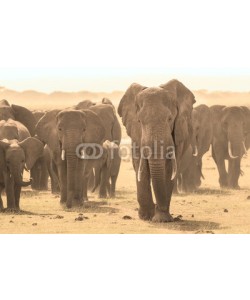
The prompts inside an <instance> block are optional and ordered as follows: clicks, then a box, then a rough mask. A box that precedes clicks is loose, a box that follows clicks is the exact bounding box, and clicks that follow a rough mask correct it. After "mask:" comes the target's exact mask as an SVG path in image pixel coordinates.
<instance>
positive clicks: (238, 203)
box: [0, 154, 250, 234]
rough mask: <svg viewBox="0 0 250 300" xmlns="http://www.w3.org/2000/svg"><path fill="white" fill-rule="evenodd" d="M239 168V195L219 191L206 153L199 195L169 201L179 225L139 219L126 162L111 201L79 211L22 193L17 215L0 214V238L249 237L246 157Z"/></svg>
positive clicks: (249, 187)
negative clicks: (33, 235)
mask: <svg viewBox="0 0 250 300" xmlns="http://www.w3.org/2000/svg"><path fill="white" fill-rule="evenodd" d="M242 169H243V171H244V173H245V175H244V176H243V177H241V178H240V185H241V188H242V189H241V190H239V191H234V190H220V188H219V186H218V174H217V170H216V168H215V164H214V162H213V160H212V158H211V155H210V154H207V155H206V157H205V158H204V175H205V180H204V181H203V183H202V186H201V188H200V190H199V191H198V192H197V193H195V194H188V195H187V194H180V195H177V196H176V195H174V196H173V198H172V203H171V213H172V214H173V215H174V217H178V216H179V218H180V219H181V220H180V221H178V222H174V223H168V224H154V223H152V222H145V221H141V220H139V218H138V215H137V213H138V212H137V208H138V205H137V201H136V188H135V176H134V171H133V169H132V165H131V163H130V162H123V163H122V167H121V172H120V177H119V179H118V186H117V190H118V191H117V198H116V199H107V200H101V199H98V198H97V197H96V195H90V201H89V202H88V203H86V204H85V207H84V208H82V209H71V210H65V209H64V208H63V207H61V206H60V204H59V197H58V196H54V195H51V194H50V192H35V191H32V190H30V189H25V190H24V191H23V192H22V198H21V208H22V210H23V211H22V212H21V213H20V214H9V213H1V214H0V233H118V234H121V233H250V217H249V216H250V199H248V196H250V184H249V183H250V161H249V158H245V159H244V160H243V164H242ZM4 198H5V197H4ZM4 205H6V202H5V199H4Z"/></svg>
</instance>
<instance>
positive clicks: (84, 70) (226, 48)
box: [0, 0, 250, 92]
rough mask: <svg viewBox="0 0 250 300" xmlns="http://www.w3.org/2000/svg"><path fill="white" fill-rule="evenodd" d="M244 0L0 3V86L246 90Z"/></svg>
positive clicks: (248, 54)
mask: <svg viewBox="0 0 250 300" xmlns="http://www.w3.org/2000/svg"><path fill="white" fill-rule="evenodd" d="M248 3H249V1H246V0H237V1H235V0H233V1H225V0H220V1H218V0H210V1H200V0H189V1H186V0H175V1H173V0H171V1H168V0H154V1H151V0H150V1H149V0H145V1H139V0H126V1H117V0H105V1H102V0H91V1H85V0H71V1H67V0H61V1H59V0H58V1H57V0H54V1H49V0H44V1H33V0H23V1H17V0H9V1H4V2H3V1H2V2H1V13H0V28H1V35H0V39H1V46H0V86H5V87H7V88H10V89H16V90H26V89H35V90H39V91H45V92H51V91H54V90H64V91H79V90H93V91H112V90H124V89H126V88H127V87H128V85H129V84H131V83H132V82H139V83H141V84H144V85H148V86H149V85H158V84H160V83H162V82H166V81H167V80H169V79H172V78H177V79H179V80H181V81H183V82H184V83H185V84H186V85H187V86H188V87H189V88H191V89H208V90H235V91H239V90H242V91H249V90H250V39H249V28H250V18H249V8H248Z"/></svg>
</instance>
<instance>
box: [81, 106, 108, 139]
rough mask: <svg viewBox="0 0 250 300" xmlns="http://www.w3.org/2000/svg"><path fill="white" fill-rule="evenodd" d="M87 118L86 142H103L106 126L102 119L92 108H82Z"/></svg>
mask: <svg viewBox="0 0 250 300" xmlns="http://www.w3.org/2000/svg"><path fill="white" fill-rule="evenodd" d="M82 113H83V115H84V118H86V134H85V141H86V143H96V144H102V142H103V140H104V137H105V127H104V125H103V123H102V121H101V119H100V118H99V117H98V116H97V114H96V113H94V112H93V111H91V110H82Z"/></svg>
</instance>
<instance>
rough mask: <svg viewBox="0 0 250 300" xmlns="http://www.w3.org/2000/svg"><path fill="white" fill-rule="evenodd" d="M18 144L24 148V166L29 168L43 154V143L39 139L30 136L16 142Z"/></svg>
mask: <svg viewBox="0 0 250 300" xmlns="http://www.w3.org/2000/svg"><path fill="white" fill-rule="evenodd" d="M18 145H19V146H20V147H21V148H23V150H24V153H25V160H26V166H27V169H28V170H30V169H31V168H32V167H33V166H34V164H35V162H36V161H37V160H38V158H39V157H41V156H42V155H43V149H44V145H43V143H42V142H41V141H39V140H38V139H36V138H32V137H29V138H27V139H26V140H24V141H22V142H20V143H18Z"/></svg>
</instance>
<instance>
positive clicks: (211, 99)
mask: <svg viewBox="0 0 250 300" xmlns="http://www.w3.org/2000/svg"><path fill="white" fill-rule="evenodd" d="M193 93H194V94H195V97H196V101H197V104H196V105H199V104H201V103H204V104H207V105H208V106H211V105H215V104H223V105H246V106H250V92H229V91H207V90H198V91H193ZM123 94H124V91H113V92H111V93H106V92H89V91H79V92H62V91H55V92H53V93H50V94H47V93H42V92H37V91H32V90H28V91H23V92H17V91H14V90H10V89H7V88H4V87H0V100H1V99H6V100H8V101H9V102H10V103H14V104H19V105H24V106H26V107H28V108H30V109H52V108H64V107H69V106H71V105H74V104H77V103H78V102H80V101H82V100H87V99H88V100H93V101H100V100H101V99H102V98H104V97H107V98H109V99H110V100H111V101H112V102H113V103H114V105H115V106H117V105H118V103H119V101H120V99H121V98H122V96H123Z"/></svg>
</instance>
